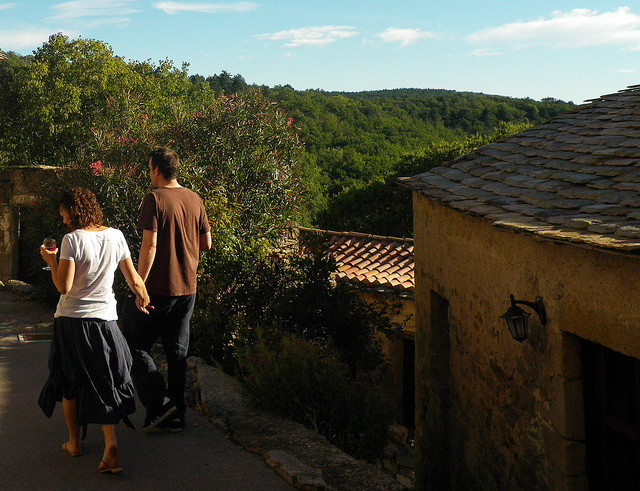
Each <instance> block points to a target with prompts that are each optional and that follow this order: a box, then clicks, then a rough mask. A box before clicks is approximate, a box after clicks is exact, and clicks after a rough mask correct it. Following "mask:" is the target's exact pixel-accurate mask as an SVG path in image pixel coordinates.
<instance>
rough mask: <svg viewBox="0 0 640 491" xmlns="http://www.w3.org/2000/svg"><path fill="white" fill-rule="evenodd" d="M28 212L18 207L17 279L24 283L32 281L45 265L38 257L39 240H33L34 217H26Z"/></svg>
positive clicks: (40, 273)
mask: <svg viewBox="0 0 640 491" xmlns="http://www.w3.org/2000/svg"><path fill="white" fill-rule="evenodd" d="M27 216H28V213H27V210H26V209H24V208H19V209H18V220H17V227H18V230H17V235H18V279H19V280H21V281H24V282H26V283H34V282H35V281H36V278H37V277H38V275H42V267H43V266H45V264H44V262H43V261H42V259H41V258H40V254H39V253H38V248H39V247H40V242H34V237H33V234H31V233H28V232H33V230H30V228H33V227H34V226H35V225H36V224H35V223H34V219H33V218H32V219H31V220H28V219H27Z"/></svg>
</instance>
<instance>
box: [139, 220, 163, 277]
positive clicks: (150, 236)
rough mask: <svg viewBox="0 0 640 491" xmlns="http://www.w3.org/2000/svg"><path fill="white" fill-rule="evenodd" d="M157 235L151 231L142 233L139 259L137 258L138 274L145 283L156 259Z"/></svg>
mask: <svg viewBox="0 0 640 491" xmlns="http://www.w3.org/2000/svg"><path fill="white" fill-rule="evenodd" d="M157 240H158V234H157V233H156V232H152V231H151V230H143V231H142V244H141V245H140V257H139V258H138V274H139V275H140V277H141V278H142V280H143V281H147V278H148V276H149V271H151V266H153V261H154V259H155V258H156V244H157Z"/></svg>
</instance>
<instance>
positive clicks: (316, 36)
mask: <svg viewBox="0 0 640 491" xmlns="http://www.w3.org/2000/svg"><path fill="white" fill-rule="evenodd" d="M357 35H358V33H357V32H356V31H355V27H350V26H316V27H303V28H301V29H291V30H289V31H280V32H276V33H273V34H260V35H257V36H254V37H256V38H258V39H262V40H268V41H287V42H286V43H285V46H290V47H298V46H325V45H327V44H330V43H333V42H335V41H338V40H340V39H346V38H349V37H352V36H357Z"/></svg>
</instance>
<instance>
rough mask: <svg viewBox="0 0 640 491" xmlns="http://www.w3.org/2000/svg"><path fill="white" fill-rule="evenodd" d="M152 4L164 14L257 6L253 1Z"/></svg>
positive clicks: (208, 12)
mask: <svg viewBox="0 0 640 491" xmlns="http://www.w3.org/2000/svg"><path fill="white" fill-rule="evenodd" d="M153 6H154V7H155V8H157V9H158V10H162V11H163V12H164V13H166V14H170V15H173V14H177V13H178V12H198V13H201V14H220V13H223V12H249V11H251V10H255V9H256V7H257V6H258V5H257V4H255V3H253V2H234V3H180V2H158V3H154V4H153Z"/></svg>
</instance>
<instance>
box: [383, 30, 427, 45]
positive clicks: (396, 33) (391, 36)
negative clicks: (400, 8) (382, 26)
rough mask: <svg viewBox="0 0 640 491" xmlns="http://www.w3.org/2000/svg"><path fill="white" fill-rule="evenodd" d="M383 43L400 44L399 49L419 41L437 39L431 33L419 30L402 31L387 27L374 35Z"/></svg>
mask: <svg viewBox="0 0 640 491" xmlns="http://www.w3.org/2000/svg"><path fill="white" fill-rule="evenodd" d="M376 37H379V38H380V39H382V41H384V42H385V43H400V46H401V47H405V46H408V45H410V44H413V43H415V42H416V41H419V40H420V39H428V38H435V37H437V36H436V35H435V34H433V33H431V32H422V30H421V29H403V28H400V27H389V28H388V29H386V30H385V31H383V32H380V33H378V34H376Z"/></svg>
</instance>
